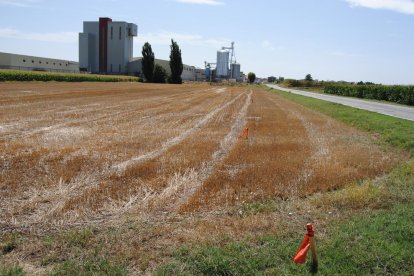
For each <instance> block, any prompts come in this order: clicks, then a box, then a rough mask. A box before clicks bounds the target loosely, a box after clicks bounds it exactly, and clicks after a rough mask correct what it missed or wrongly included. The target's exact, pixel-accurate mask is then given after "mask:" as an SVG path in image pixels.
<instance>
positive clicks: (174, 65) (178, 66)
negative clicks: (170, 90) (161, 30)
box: [169, 39, 183, 84]
mask: <svg viewBox="0 0 414 276" xmlns="http://www.w3.org/2000/svg"><path fill="white" fill-rule="evenodd" d="M170 47H171V54H170V68H171V76H170V80H169V81H170V83H174V84H181V83H182V82H183V81H182V79H181V74H182V73H183V61H182V59H181V50H180V47H179V46H178V44H177V42H175V41H174V40H173V39H171V46H170Z"/></svg>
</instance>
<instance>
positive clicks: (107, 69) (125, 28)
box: [79, 18, 197, 80]
mask: <svg viewBox="0 0 414 276" xmlns="http://www.w3.org/2000/svg"><path fill="white" fill-rule="evenodd" d="M137 35H138V27H137V25H135V24H132V23H127V22H123V21H121V22H115V21H112V19H111V18H99V21H87V22H83V32H82V33H80V34H79V67H80V70H81V71H84V72H90V73H97V74H119V75H138V76H140V75H142V64H141V61H142V58H134V57H133V38H134V37H135V36H137ZM155 63H156V64H158V65H160V66H162V67H163V68H164V69H165V70H166V71H167V73H168V74H171V69H170V66H169V61H168V60H160V59H156V60H155ZM183 67H184V68H183V69H184V70H183V73H182V75H181V78H182V79H183V80H197V76H196V69H195V67H194V66H189V65H184V66H183Z"/></svg>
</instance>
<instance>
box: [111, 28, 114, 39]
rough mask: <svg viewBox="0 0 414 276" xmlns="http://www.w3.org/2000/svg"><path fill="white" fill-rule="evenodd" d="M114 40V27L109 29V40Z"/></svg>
mask: <svg viewBox="0 0 414 276" xmlns="http://www.w3.org/2000/svg"><path fill="white" fill-rule="evenodd" d="M113 39H114V27H111V40H113Z"/></svg>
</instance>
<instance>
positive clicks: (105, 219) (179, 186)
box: [57, 91, 253, 226]
mask: <svg viewBox="0 0 414 276" xmlns="http://www.w3.org/2000/svg"><path fill="white" fill-rule="evenodd" d="M252 93H253V92H252V91H250V93H249V94H247V95H246V93H243V94H240V95H238V96H237V97H235V98H234V99H233V100H231V101H230V102H228V103H227V104H225V105H223V106H221V107H219V108H217V109H216V110H218V111H217V112H220V111H222V110H223V109H225V108H226V107H228V106H229V105H231V104H232V103H234V102H235V101H236V100H237V99H239V98H240V97H241V96H246V100H245V103H244V104H243V106H242V107H241V109H240V110H239V112H238V114H237V116H236V118H235V119H234V122H233V124H232V126H231V128H230V131H229V132H228V133H227V135H226V136H225V137H224V138H223V139H222V140H221V141H220V147H219V149H218V150H216V151H215V152H214V153H213V154H212V156H211V157H212V158H211V160H209V161H207V162H204V163H203V164H202V165H201V167H200V168H199V169H195V168H189V169H187V170H186V171H185V172H184V173H183V174H181V173H176V174H174V176H172V177H171V178H170V180H169V183H168V185H167V187H166V188H165V189H163V190H162V191H160V192H157V191H155V190H153V189H151V188H149V187H146V186H142V187H141V188H140V190H139V191H138V192H136V193H134V194H133V195H130V196H129V199H127V200H125V201H122V202H113V201H108V202H107V203H106V204H105V206H104V207H102V208H101V210H100V212H99V214H95V215H93V216H89V217H88V219H87V220H85V221H88V223H91V222H93V223H105V224H112V223H114V222H115V221H117V220H119V219H120V216H122V215H124V214H126V213H127V212H129V211H130V210H131V209H133V208H134V207H136V206H137V204H139V205H140V207H141V208H142V207H144V208H148V206H149V205H151V206H152V207H155V209H152V208H151V210H154V211H157V210H160V209H161V210H162V211H163V212H165V211H168V212H173V211H178V209H179V208H180V206H181V205H182V204H184V203H186V202H187V200H188V199H189V198H191V196H192V195H193V194H194V193H195V192H196V191H197V189H199V188H200V187H201V186H202V184H203V183H204V181H205V180H207V179H208V177H210V176H211V175H212V174H213V173H214V170H215V168H216V166H217V165H218V164H219V163H220V162H222V161H223V160H224V159H225V158H226V157H227V156H228V154H229V153H230V151H231V150H232V148H233V147H234V145H235V144H236V143H237V140H238V136H239V133H240V132H241V131H242V129H243V127H244V126H245V125H246V118H247V111H248V108H249V106H250V104H251V96H252ZM214 111H215V110H214ZM214 111H213V112H214ZM217 112H214V115H217ZM206 117H207V116H206ZM206 117H205V118H206ZM205 118H204V119H205ZM208 118H210V116H209V117H208ZM210 119H211V118H210ZM203 122H204V121H203ZM199 123H200V122H199ZM206 123H207V122H205V124H206ZM193 129H194V130H193ZM189 130H192V131H191V133H192V132H194V131H196V130H197V128H191V129H189ZM167 150H168V149H165V151H167ZM163 152H164V150H163V151H162V152H161V151H160V152H159V154H158V155H157V156H154V157H153V158H155V157H158V156H159V155H161V154H162V153H163ZM145 160H148V159H145ZM140 161H144V159H141V160H140ZM166 202H168V203H166ZM149 210H150V209H147V211H149ZM75 219H76V218H75ZM65 221H70V219H68V220H61V221H58V222H57V224H60V225H61V226H64V225H65V223H66V222H65Z"/></svg>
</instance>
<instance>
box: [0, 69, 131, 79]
mask: <svg viewBox="0 0 414 276" xmlns="http://www.w3.org/2000/svg"><path fill="white" fill-rule="evenodd" d="M138 80H139V78H138V77H132V76H105V75H90V74H72V73H54V72H36V71H18V70H0V82H4V81H60V82H84V81H90V82H135V81H138Z"/></svg>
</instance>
